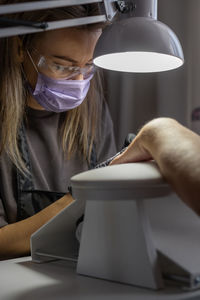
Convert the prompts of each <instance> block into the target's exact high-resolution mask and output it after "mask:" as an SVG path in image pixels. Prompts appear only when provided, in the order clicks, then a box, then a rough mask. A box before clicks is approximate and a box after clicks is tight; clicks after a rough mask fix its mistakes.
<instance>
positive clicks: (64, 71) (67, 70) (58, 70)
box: [27, 49, 96, 79]
mask: <svg viewBox="0 0 200 300" xmlns="http://www.w3.org/2000/svg"><path fill="white" fill-rule="evenodd" d="M34 52H37V53H38V51H37V50H36V49H34ZM27 53H28V55H29V57H30V59H31V61H32V63H33V64H34V67H35V68H36V70H37V71H39V72H41V73H43V74H45V75H47V76H49V77H54V78H57V79H71V78H73V77H75V76H77V75H79V74H82V75H83V78H84V79H86V78H88V77H89V76H90V75H91V74H93V73H94V72H95V71H96V67H95V65H94V64H93V63H91V64H87V65H85V67H83V68H81V67H78V66H67V65H62V64H60V63H58V62H57V61H56V58H55V59H54V58H53V57H48V56H44V55H40V58H39V62H38V63H37V64H35V63H34V61H33V58H32V56H31V55H30V53H29V51H27Z"/></svg>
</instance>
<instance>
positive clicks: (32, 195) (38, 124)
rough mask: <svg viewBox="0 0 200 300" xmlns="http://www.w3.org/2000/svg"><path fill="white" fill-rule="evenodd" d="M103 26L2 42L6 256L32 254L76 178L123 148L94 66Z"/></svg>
mask: <svg viewBox="0 0 200 300" xmlns="http://www.w3.org/2000/svg"><path fill="white" fill-rule="evenodd" d="M16 2H22V1H19V0H16V1H8V0H4V1H1V2H0V3H1V4H8V3H16ZM96 14H98V5H96V4H91V5H81V6H74V7H68V8H60V9H54V10H45V11H44V10H42V11H33V12H25V13H21V14H15V15H13V16H8V17H12V18H15V19H18V20H25V21H34V22H45V21H55V20H61V19H69V18H75V17H76V18H78V17H79V18H80V17H85V16H87V15H89V16H91V15H96ZM103 26H104V24H94V25H87V26H81V27H77V28H64V29H58V30H52V31H46V32H43V33H37V34H30V35H26V36H19V37H10V38H4V39H1V40H0V102H1V105H0V121H1V129H0V132H1V133H0V134H1V161H0V193H1V199H0V227H1V228H0V258H1V259H3V258H10V257H17V256H22V255H27V254H29V253H30V242H29V240H30V236H31V234H32V233H33V232H34V231H36V230H37V229H38V228H39V227H40V226H42V225H43V224H44V223H46V222H47V221H48V220H49V219H50V218H52V217H53V216H55V215H56V214H57V213H58V212H59V211H60V210H62V209H63V208H64V207H66V206H67V205H69V204H70V203H71V202H72V201H73V199H72V197H71V195H70V194H69V193H68V192H67V191H68V185H69V180H70V177H71V176H72V175H74V174H76V173H79V172H81V171H85V170H87V169H89V168H92V167H94V165H95V164H96V163H98V162H101V161H103V160H105V159H107V158H108V157H110V156H112V155H113V154H114V153H115V152H116V149H115V143H114V137H113V131H112V122H111V119H110V115H109V113H108V110H107V107H106V105H105V103H104V102H103V100H102V95H103V94H102V87H101V82H100V75H99V74H98V72H96V73H95V72H94V71H95V70H94V66H93V64H92V57H93V52H94V48H95V45H96V43H97V40H98V38H99V36H100V35H101V32H102V28H103Z"/></svg>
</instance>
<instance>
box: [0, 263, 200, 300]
mask: <svg viewBox="0 0 200 300" xmlns="http://www.w3.org/2000/svg"><path fill="white" fill-rule="evenodd" d="M27 299H28V300H36V299H47V300H62V299H65V300H66V299H70V300H73V299H76V300H77V299H81V300H83V299H87V300H89V299H91V300H97V299H99V300H100V299H101V300H102V299H105V300H107V299H109V300H112V299H113V300H129V299H130V300H133V299H134V300H180V299H188V300H197V299H200V290H199V291H195V292H194V291H193V292H184V291H182V290H180V289H179V288H176V287H174V288H172V287H167V288H165V289H164V290H160V291H152V290H148V289H141V288H136V287H133V286H130V285H124V284H119V283H114V282H109V281H105V280H100V279H95V278H90V277H85V276H81V275H78V274H76V270H75V264H74V263H71V262H67V261H54V262H51V263H43V264H37V263H33V262H32V261H31V258H30V257H25V258H19V259H11V260H6V261H1V262H0V300H27Z"/></svg>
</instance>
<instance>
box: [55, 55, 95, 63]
mask: <svg viewBox="0 0 200 300" xmlns="http://www.w3.org/2000/svg"><path fill="white" fill-rule="evenodd" d="M52 56H53V57H55V58H59V59H63V60H67V61H70V62H72V63H75V64H78V63H79V62H78V61H77V60H75V59H73V58H71V57H69V56H66V55H65V56H62V55H52ZM90 61H93V58H91V59H89V60H88V62H90Z"/></svg>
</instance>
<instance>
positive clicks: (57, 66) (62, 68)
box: [54, 64, 65, 71]
mask: <svg viewBox="0 0 200 300" xmlns="http://www.w3.org/2000/svg"><path fill="white" fill-rule="evenodd" d="M54 69H55V71H63V70H64V69H65V67H63V66H60V65H57V64H54Z"/></svg>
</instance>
